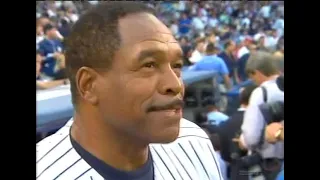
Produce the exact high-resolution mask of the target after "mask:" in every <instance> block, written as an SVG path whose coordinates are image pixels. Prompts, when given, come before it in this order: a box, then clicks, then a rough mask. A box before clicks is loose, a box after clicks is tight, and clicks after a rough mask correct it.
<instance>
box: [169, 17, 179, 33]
mask: <svg viewBox="0 0 320 180" xmlns="http://www.w3.org/2000/svg"><path fill="white" fill-rule="evenodd" d="M169 28H170V30H171V33H172V34H173V36H175V37H179V26H178V21H177V20H172V21H171V25H170V27H169Z"/></svg>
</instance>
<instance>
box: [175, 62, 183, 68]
mask: <svg viewBox="0 0 320 180" xmlns="http://www.w3.org/2000/svg"><path fill="white" fill-rule="evenodd" d="M182 66H183V65H182V64H180V63H178V64H174V65H173V66H172V68H174V69H182Z"/></svg>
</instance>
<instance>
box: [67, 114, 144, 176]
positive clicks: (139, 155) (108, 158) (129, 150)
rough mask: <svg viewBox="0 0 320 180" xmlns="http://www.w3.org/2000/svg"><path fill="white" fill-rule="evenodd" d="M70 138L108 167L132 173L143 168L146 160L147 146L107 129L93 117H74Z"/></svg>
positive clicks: (100, 121) (104, 124)
mask: <svg viewBox="0 0 320 180" xmlns="http://www.w3.org/2000/svg"><path fill="white" fill-rule="evenodd" d="M71 136H72V138H73V139H74V140H75V141H77V142H78V143H79V144H80V145H81V146H82V147H83V148H84V149H86V150H87V151H88V152H90V153H91V154H93V155H94V156H96V157H97V158H98V159H100V160H102V161H104V162H105V163H107V164H108V165H110V166H112V167H114V168H117V169H120V170H124V171H132V170H135V169H138V168H140V167H141V166H143V165H144V164H145V163H146V162H147V159H148V145H147V144H145V145H142V144H140V143H138V141H136V140H133V139H132V137H130V136H128V135H124V133H119V132H118V131H117V130H115V129H114V128H110V127H107V125H106V123H105V122H102V120H99V118H95V117H94V116H91V117H85V116H83V115H81V117H80V115H74V123H73V125H72V128H71Z"/></svg>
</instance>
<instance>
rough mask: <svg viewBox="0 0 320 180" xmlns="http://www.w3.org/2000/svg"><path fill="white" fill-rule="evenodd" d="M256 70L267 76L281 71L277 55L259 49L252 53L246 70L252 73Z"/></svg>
mask: <svg viewBox="0 0 320 180" xmlns="http://www.w3.org/2000/svg"><path fill="white" fill-rule="evenodd" d="M255 70H257V71H260V72H261V73H262V74H263V75H265V76H272V75H275V74H278V73H279V67H278V65H277V60H276V57H275V56H273V55H272V54H271V53H268V52H263V51H258V52H255V53H252V54H251V55H250V57H249V59H248V62H247V64H246V72H247V73H249V74H252V73H254V72H255Z"/></svg>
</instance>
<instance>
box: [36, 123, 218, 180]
mask: <svg viewBox="0 0 320 180" xmlns="http://www.w3.org/2000/svg"><path fill="white" fill-rule="evenodd" d="M72 123H73V120H72V119H71V120H70V121H69V122H68V123H67V124H66V125H65V126H64V127H62V128H61V129H60V130H59V131H57V132H56V133H55V134H53V135H51V136H49V137H47V138H45V139H43V140H42V141H40V142H39V143H38V144H37V160H36V162H37V163H36V164H37V179H38V180H103V179H104V178H103V177H102V176H101V175H100V174H99V173H98V172H97V171H96V170H95V169H94V168H92V167H91V166H90V165H89V164H88V163H87V162H86V161H85V160H84V159H83V158H82V157H81V156H80V155H79V154H78V153H77V151H76V150H75V149H74V148H73V146H72V144H71V140H70V134H69V132H70V127H71V125H72ZM149 147H150V152H151V156H152V160H153V166H154V179H155V180H222V179H223V178H222V175H221V172H220V167H219V162H218V159H217V155H216V153H215V151H214V149H213V147H212V144H211V142H210V140H209V138H208V136H207V135H206V133H205V132H204V131H203V130H202V129H201V128H199V127H198V126H197V125H195V124H194V123H192V122H190V121H188V120H186V119H182V120H181V123H180V133H179V136H178V138H177V139H176V140H175V141H174V142H172V143H169V144H150V145H149Z"/></svg>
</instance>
